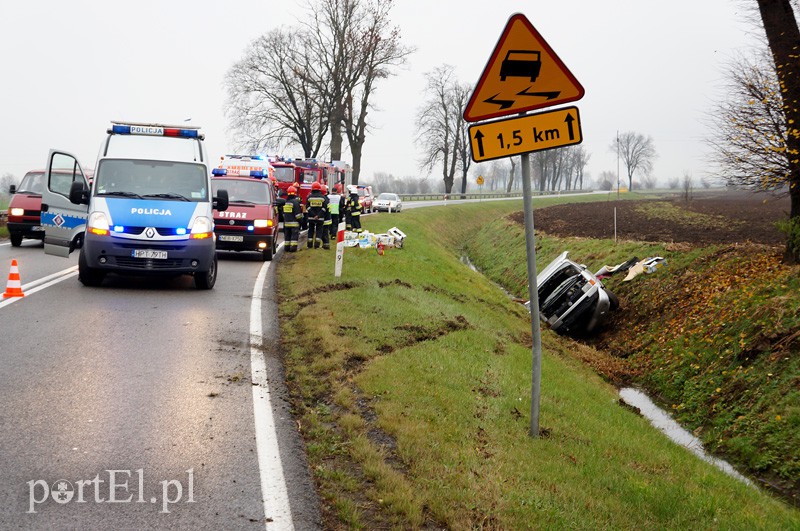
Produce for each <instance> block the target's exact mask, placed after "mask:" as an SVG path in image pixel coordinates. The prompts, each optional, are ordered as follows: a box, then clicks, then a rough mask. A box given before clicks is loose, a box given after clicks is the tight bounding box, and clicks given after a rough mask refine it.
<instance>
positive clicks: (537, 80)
mask: <svg viewBox="0 0 800 531" xmlns="http://www.w3.org/2000/svg"><path fill="white" fill-rule="evenodd" d="M583 95H584V90H583V87H582V86H581V84H580V83H579V82H578V80H577V79H575V76H573V75H572V73H571V72H570V71H569V69H568V68H567V67H566V65H564V63H563V62H562V61H561V59H560V58H559V57H558V55H556V53H555V52H554V51H553V49H552V48H550V45H548V44H547V42H545V40H544V38H542V36H541V35H540V34H539V32H538V31H536V29H535V28H534V27H533V25H531V23H530V21H528V19H527V18H526V17H525V15H522V14H519V13H517V14H516V15H513V16H512V17H511V18H510V19H509V20H508V23H507V24H506V27H505V29H504V30H503V33H502V35H501V36H500V39H499V40H498V41H497V45H496V46H495V48H494V51H493V52H492V55H491V57H490V58H489V61H488V63H487V64H486V67H485V68H484V69H483V74H481V77H480V80H479V81H478V84H477V85H476V86H475V91H474V92H473V93H472V97H471V98H470V100H469V103H468V104H467V107H466V108H465V109H464V120H466V121H468V122H478V121H481V120H486V119H489V118H496V117H498V116H507V115H509V114H517V113H521V112H525V111H531V110H534V109H541V108H544V107H552V106H553V105H559V104H561V103H567V102H570V101H576V100H579V99H581V98H582V97H583Z"/></svg>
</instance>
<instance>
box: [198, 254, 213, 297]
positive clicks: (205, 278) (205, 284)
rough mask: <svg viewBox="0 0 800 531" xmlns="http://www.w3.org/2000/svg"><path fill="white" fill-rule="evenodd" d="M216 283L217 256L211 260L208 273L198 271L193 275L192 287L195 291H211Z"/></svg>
mask: <svg viewBox="0 0 800 531" xmlns="http://www.w3.org/2000/svg"><path fill="white" fill-rule="evenodd" d="M216 283H217V255H216V253H215V254H214V257H213V258H212V259H211V265H210V266H209V267H208V271H198V272H197V273H195V274H194V285H195V287H196V288H197V289H211V288H213V287H214V284H216Z"/></svg>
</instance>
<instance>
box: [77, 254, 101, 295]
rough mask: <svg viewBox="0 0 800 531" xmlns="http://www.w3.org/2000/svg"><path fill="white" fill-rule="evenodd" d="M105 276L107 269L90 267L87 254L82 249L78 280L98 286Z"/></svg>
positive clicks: (87, 284)
mask: <svg viewBox="0 0 800 531" xmlns="http://www.w3.org/2000/svg"><path fill="white" fill-rule="evenodd" d="M105 277H106V273H105V271H100V270H98V269H95V268H93V267H89V264H88V263H87V262H86V254H85V253H84V252H83V251H81V254H80V256H79V257H78V280H80V281H81V284H83V285H84V286H89V287H97V286H99V285H100V284H102V283H103V279H104V278H105Z"/></svg>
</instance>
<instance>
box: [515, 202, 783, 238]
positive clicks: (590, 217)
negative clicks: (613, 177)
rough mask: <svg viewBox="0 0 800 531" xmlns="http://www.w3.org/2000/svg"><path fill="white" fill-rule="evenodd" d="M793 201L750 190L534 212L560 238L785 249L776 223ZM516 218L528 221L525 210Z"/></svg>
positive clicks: (544, 228)
mask: <svg viewBox="0 0 800 531" xmlns="http://www.w3.org/2000/svg"><path fill="white" fill-rule="evenodd" d="M789 206H790V204H789V199H788V198H780V199H778V198H775V197H773V196H770V195H765V194H755V193H752V192H744V191H725V192H723V191H719V192H717V191H703V192H698V193H696V194H694V196H693V197H692V199H690V200H689V201H686V200H685V199H683V198H682V197H680V195H678V194H676V195H675V196H674V197H670V198H667V199H653V200H620V201H617V200H616V196H615V195H613V194H612V195H611V197H610V200H609V201H596V202H591V203H571V204H566V205H556V206H551V207H547V208H541V209H534V226H535V227H536V230H537V231H542V232H545V233H547V234H552V235H554V236H561V237H565V236H579V237H585V238H599V239H605V238H607V239H613V238H614V209H615V207H616V216H617V238H618V239H622V240H636V241H648V242H667V243H672V242H674V243H689V244H696V245H702V246H706V245H711V244H716V243H718V244H735V243H747V242H750V243H760V244H766V245H775V246H780V245H783V244H784V243H785V235H784V234H783V233H781V232H780V231H779V230H778V229H777V227H776V226H775V223H776V222H778V221H781V220H785V219H787V218H788V216H789ZM512 218H513V219H514V220H515V221H517V222H519V223H523V218H522V212H517V213H516V214H514V215H513V216H512Z"/></svg>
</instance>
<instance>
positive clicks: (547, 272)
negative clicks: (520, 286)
mask: <svg viewBox="0 0 800 531" xmlns="http://www.w3.org/2000/svg"><path fill="white" fill-rule="evenodd" d="M568 255H569V251H564V252H563V253H561V254H560V255H559V256H558V258H556V259H555V260H553V261H552V262H550V264H549V265H548V266H547V267H545V268H544V269H543V270H542V272H541V273H539V274H538V275H537V276H536V282H537V285H538V292H539V317H540V318H541V320H542V321H545V322H547V324H549V325H550V328H552V329H553V330H554V331H556V332H557V333H559V334H570V335H583V334H587V333H589V332H592V331H593V330H595V329H596V328H597V327H598V325H600V324H601V323H602V322H603V321H604V320H605V319H606V317H607V316H608V314H609V313H610V312H611V311H613V310H616V309H617V308H618V307H619V300H618V299H617V297H616V295H614V294H613V293H612V292H611V291H609V290H607V289H606V288H605V287H604V286H603V283H602V282H601V281H600V280H598V279H597V277H596V276H595V275H594V274H592V273H591V272H589V271H588V270H587V269H586V266H585V265H582V264H578V263H576V262H573V261H572V260H570V259H569V258H568ZM527 305H528V308H529V309H530V306H529V305H530V301H529V302H528V303H527Z"/></svg>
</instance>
